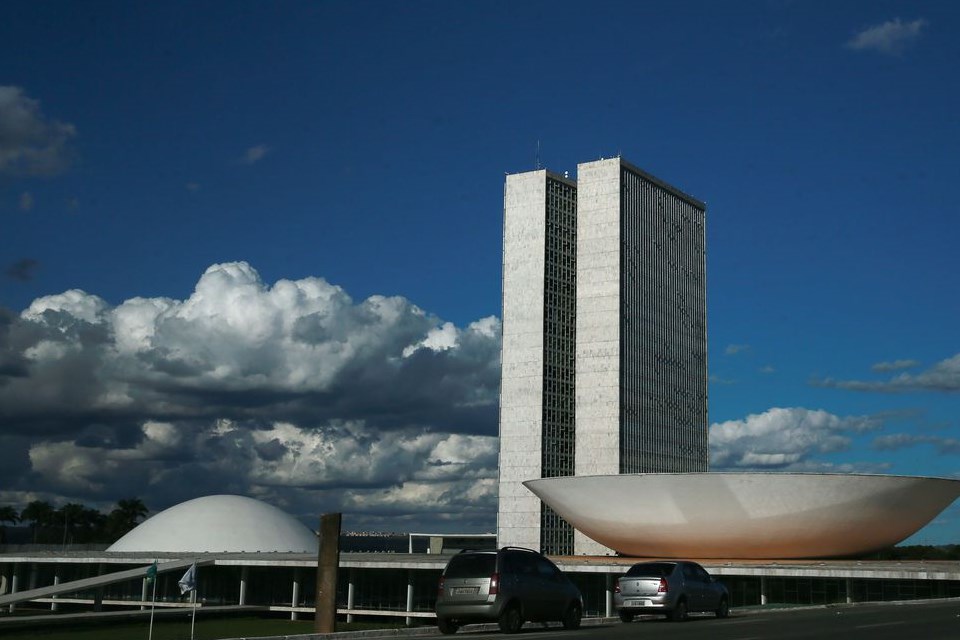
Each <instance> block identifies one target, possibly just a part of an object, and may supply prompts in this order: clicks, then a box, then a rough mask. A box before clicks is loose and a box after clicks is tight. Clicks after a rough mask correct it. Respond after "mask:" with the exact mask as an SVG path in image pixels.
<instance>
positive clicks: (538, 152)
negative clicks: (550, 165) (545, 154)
mask: <svg viewBox="0 0 960 640" xmlns="http://www.w3.org/2000/svg"><path fill="white" fill-rule="evenodd" d="M540 169H542V167H541V166H540V139H539V138H537V171H540Z"/></svg>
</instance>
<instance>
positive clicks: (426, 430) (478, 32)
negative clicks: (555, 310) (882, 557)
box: [0, 0, 960, 543]
mask: <svg viewBox="0 0 960 640" xmlns="http://www.w3.org/2000/svg"><path fill="white" fill-rule="evenodd" d="M517 4H519V6H517ZM4 16H5V17H4V20H2V21H0V53H2V55H0V218H2V220H3V223H2V227H0V228H2V230H3V231H2V233H0V270H2V273H0V308H2V309H3V311H2V312H0V445H2V446H0V503H3V504H13V505H17V506H22V505H23V504H25V503H26V502H28V501H29V500H33V499H45V500H49V501H51V502H54V503H57V504H62V503H64V502H68V501H77V502H84V503H86V504H102V505H104V506H107V505H109V504H110V503H112V502H113V501H115V500H117V499H119V498H123V497H127V496H128V495H130V494H136V495H139V496H141V497H143V498H144V500H145V501H146V503H147V505H148V506H150V507H151V508H152V509H154V510H159V509H162V508H165V507H168V506H171V505H172V504H174V503H176V502H178V501H180V500H184V499H188V498H192V497H196V496H197V495H202V494H205V493H217V492H223V493H245V494H248V495H253V496H256V497H261V498H264V499H269V500H271V501H273V502H274V503H276V504H278V505H280V506H283V507H285V508H286V509H288V510H289V511H290V512H292V513H295V514H297V515H300V516H303V517H312V516H311V514H315V513H319V512H322V511H328V510H333V509H340V510H343V511H344V512H345V518H346V521H345V526H347V527H348V528H355V529H360V528H376V529H392V530H411V529H421V530H422V529H437V530H451V531H456V530H477V531H480V530H492V529H493V528H494V523H495V505H496V490H495V479H496V437H495V436H496V430H497V425H496V390H497V385H498V357H499V355H498V352H497V350H498V340H499V330H500V329H499V315H500V259H501V224H502V193H503V192H502V185H503V177H504V173H507V172H510V173H512V172H518V171H524V170H529V169H532V168H534V167H535V165H536V162H537V159H538V152H537V148H538V144H539V148H540V151H539V159H540V161H541V162H542V164H543V165H545V166H547V167H548V168H551V169H553V170H555V171H560V172H562V171H570V172H571V173H574V172H575V170H576V165H577V163H578V162H585V161H590V160H595V159H597V158H600V157H610V156H612V155H616V154H622V155H623V156H624V157H625V158H627V159H628V160H629V161H630V162H632V163H633V164H636V165H638V166H640V167H641V168H643V169H645V170H646V171H648V172H650V173H653V174H654V175H657V176H658V177H660V178H662V179H664V180H666V181H668V182H670V183H672V184H674V185H676V186H677V187H679V188H681V189H683V190H684V191H686V192H688V193H690V194H691V195H693V196H695V197H697V198H699V199H701V200H703V201H705V202H706V203H707V207H708V213H707V221H708V222H707V247H708V261H707V270H708V335H709V345H710V350H709V358H710V359H709V367H710V375H711V384H710V422H711V424H712V425H713V426H712V427H711V431H712V433H713V434H714V436H715V437H714V438H713V441H714V446H713V454H714V460H713V467H714V468H730V469H737V468H762V469H771V470H777V469H781V470H819V471H866V472H882V473H895V474H918V475H938V476H957V475H960V422H958V421H960V418H958V411H957V408H958V402H957V399H958V392H960V345H958V342H957V332H956V327H957V324H958V322H957V321H958V317H960V303H958V296H957V286H956V284H955V280H956V275H955V274H956V273H958V272H960V258H958V252H957V251H956V250H955V245H956V241H957V238H958V237H960V222H958V215H957V213H958V210H957V209H958V207H957V204H956V202H957V199H956V195H955V192H956V185H957V184H960V162H958V161H957V149H960V120H958V118H957V113H960V84H958V83H957V82H956V81H955V79H954V78H955V75H956V73H955V70H954V69H955V67H956V66H957V64H958V59H960V44H958V40H957V37H956V36H957V33H958V32H960V7H958V5H957V4H956V3H953V2H879V1H878V2H848V3H840V4H838V3H828V2H799V1H798V2H791V1H787V0H784V1H771V2H727V3H714V2H669V3H667V2H637V3H619V2H595V3H590V4H589V6H588V5H585V4H583V3H568V2H525V3H508V2H392V3H391V2H285V3H262V2H229V3H226V2H208V3H201V4H199V5H197V4H196V3H186V2H164V3H121V2H100V3H74V2H45V3H34V2H18V1H14V2H8V3H6V4H5V5H4ZM758 460H762V461H763V462H762V463H761V464H758V462H757V461H758ZM915 541H920V542H936V543H940V542H960V508H956V507H954V508H951V509H949V510H948V511H947V512H945V513H944V514H943V515H942V516H941V517H940V518H938V519H937V521H935V522H934V523H933V524H931V525H930V526H928V527H927V528H926V529H924V530H923V531H922V532H921V533H920V534H918V536H916V538H915Z"/></svg>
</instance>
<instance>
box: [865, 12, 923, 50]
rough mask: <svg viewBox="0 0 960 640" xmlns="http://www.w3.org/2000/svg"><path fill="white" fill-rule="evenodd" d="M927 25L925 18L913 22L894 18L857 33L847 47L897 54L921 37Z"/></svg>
mask: <svg viewBox="0 0 960 640" xmlns="http://www.w3.org/2000/svg"><path fill="white" fill-rule="evenodd" d="M926 26H927V21H926V20H924V19H923V18H918V19H917V20H914V21H913V22H902V21H901V20H900V18H894V19H893V20H888V21H887V22H884V23H883V24H878V25H873V26H870V27H867V28H865V29H863V30H862V31H860V32H858V33H856V34H855V35H854V36H853V37H852V38H851V39H850V40H849V41H848V42H847V47H848V48H850V49H855V50H857V51H879V52H880V53H887V54H897V53H900V52H901V51H903V49H904V48H905V47H906V46H907V45H910V44H912V43H914V42H915V41H916V40H917V39H919V38H920V33H921V32H922V31H923V29H924V27H926Z"/></svg>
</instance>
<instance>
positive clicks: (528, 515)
mask: <svg viewBox="0 0 960 640" xmlns="http://www.w3.org/2000/svg"><path fill="white" fill-rule="evenodd" d="M576 197H577V189H576V185H575V184H574V183H573V182H572V181H571V180H568V179H566V178H562V177H560V176H559V175H556V174H552V173H549V172H547V171H543V170H540V171H531V172H528V173H521V174H516V175H509V176H507V181H506V185H505V187H504V195H503V203H504V204H503V210H504V216H503V347H502V350H501V365H500V366H501V380H500V487H499V488H500V503H499V510H498V518H497V520H498V522H497V528H498V534H499V535H498V538H499V540H500V541H501V544H510V545H516V546H523V547H529V548H532V549H541V548H542V549H544V550H546V551H548V552H549V553H557V554H560V553H566V554H572V553H573V528H572V527H571V526H570V525H569V524H567V523H566V522H565V521H563V520H562V519H561V518H560V516H558V515H557V514H556V513H554V512H553V510H552V509H550V508H549V507H546V506H544V505H542V504H541V502H540V499H539V498H537V497H536V496H535V495H533V494H532V493H530V492H529V491H528V490H527V489H526V488H525V487H524V486H523V485H522V484H521V482H523V481H524V480H530V479H531V478H545V477H553V476H569V475H573V474H574V471H575V466H574V464H575V462H574V380H573V378H574V356H575V348H576V342H575V332H576V309H575V307H576V266H577V265H576V249H577V201H576Z"/></svg>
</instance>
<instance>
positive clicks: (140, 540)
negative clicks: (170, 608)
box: [107, 495, 317, 553]
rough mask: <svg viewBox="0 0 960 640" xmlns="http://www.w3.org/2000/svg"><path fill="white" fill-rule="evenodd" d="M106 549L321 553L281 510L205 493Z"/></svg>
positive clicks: (313, 538)
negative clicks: (203, 495) (205, 494)
mask: <svg viewBox="0 0 960 640" xmlns="http://www.w3.org/2000/svg"><path fill="white" fill-rule="evenodd" d="M107 551H138V552H145V551H168V552H173V553H183V552H199V553H206V552H211V553H217V552H221V551H246V552H256V551H261V552H271V551H280V552H284V551H286V552H295V553H300V552H309V553H316V552H317V537H316V535H314V533H313V532H312V531H310V529H308V528H307V527H306V526H304V525H303V524H302V523H301V522H300V521H298V520H296V519H295V518H293V517H292V516H290V515H289V514H287V513H284V512H283V511H281V510H280V509H277V508H276V507H274V506H271V505H269V504H267V503H265V502H261V501H260V500H254V499H253V498H246V497H244V496H222V495H221V496H205V497H203V498H196V499H194V500H188V501H187V502H181V503H180V504H178V505H176V506H173V507H170V508H169V509H167V510H165V511H161V512H160V513H158V514H157V515H155V516H153V517H152V518H150V519H149V520H146V521H144V522H142V523H140V524H139V525H138V526H137V527H136V528H135V529H133V530H132V531H130V532H129V533H127V534H126V535H125V536H123V537H122V538H120V539H119V540H117V541H116V542H114V543H113V544H112V545H110V547H108V548H107Z"/></svg>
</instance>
